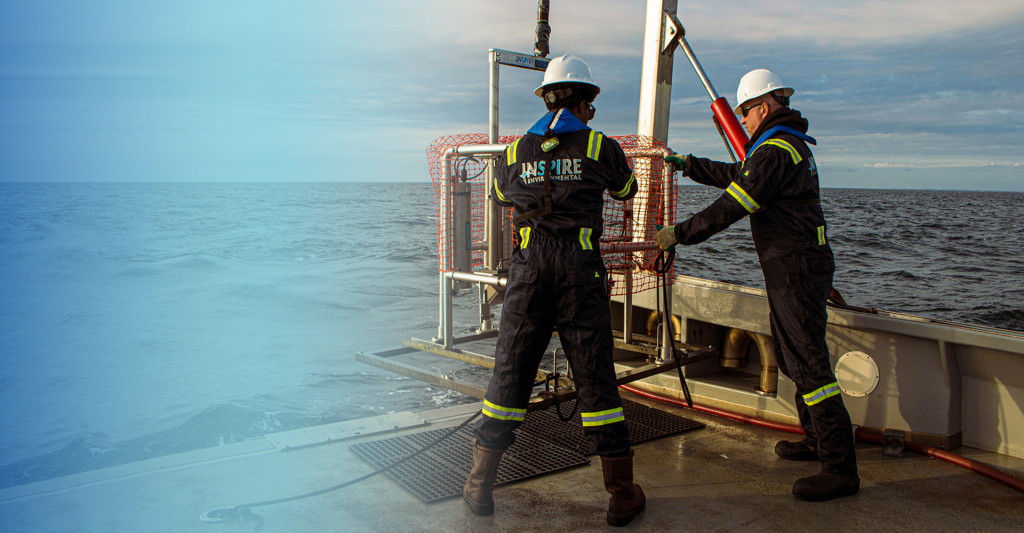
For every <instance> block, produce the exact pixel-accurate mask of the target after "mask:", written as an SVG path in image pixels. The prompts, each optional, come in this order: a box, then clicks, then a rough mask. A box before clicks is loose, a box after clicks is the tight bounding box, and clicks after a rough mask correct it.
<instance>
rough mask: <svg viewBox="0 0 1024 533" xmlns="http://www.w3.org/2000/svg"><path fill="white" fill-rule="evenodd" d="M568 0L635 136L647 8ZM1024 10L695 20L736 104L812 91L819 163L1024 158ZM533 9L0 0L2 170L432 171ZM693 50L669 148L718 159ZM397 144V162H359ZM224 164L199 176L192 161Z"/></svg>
mask: <svg viewBox="0 0 1024 533" xmlns="http://www.w3.org/2000/svg"><path fill="white" fill-rule="evenodd" d="M553 4H554V5H553V6H552V13H551V21H552V22H551V24H552V26H553V32H552V36H551V44H552V50H553V53H555V54H560V53H574V54H577V55H580V56H581V57H584V58H585V59H586V60H587V61H588V62H589V63H590V65H591V67H592V68H593V70H594V75H595V78H596V79H597V80H598V82H599V84H600V85H601V86H602V89H603V90H602V94H601V96H600V97H599V99H598V101H597V102H596V104H597V108H598V116H597V119H596V121H595V123H594V125H595V127H597V128H599V129H602V130H604V131H605V132H606V133H609V134H612V135H622V134H629V133H632V132H635V131H636V123H637V110H638V107H639V106H638V104H639V80H640V73H641V65H640V55H641V51H642V44H643V43H642V39H643V30H644V23H645V15H646V13H645V9H646V7H645V3H644V2H640V1H637V0H633V1H626V0H601V1H597V0H586V1H585V0H559V1H557V2H554V3H553ZM1022 13H1024V5H1022V4H1020V2H996V1H992V0H980V1H977V2H972V3H971V6H970V9H965V8H964V7H963V6H962V5H960V4H958V3H956V2H950V1H941V2H937V3H936V2H928V3H925V2H922V1H917V0H913V1H910V2H902V3H898V5H897V4H895V3H892V2H881V1H868V2H855V3H850V2H840V1H837V0H826V1H820V2H816V3H814V4H808V3H806V2H795V1H791V0H785V1H774V2H767V1H743V2H740V1H739V0H723V1H717V2H712V1H710V0H708V1H701V2H687V3H685V4H681V5H680V14H679V16H680V19H681V20H682V22H683V24H684V26H685V27H686V30H687V38H688V40H689V42H690V44H691V45H692V46H693V48H694V50H695V51H696V53H697V54H698V56H699V57H700V59H701V61H702V63H703V65H704V67H705V68H706V69H707V71H708V73H709V75H710V76H711V79H712V80H713V81H714V82H715V83H716V87H717V89H718V90H719V92H720V93H721V94H723V95H726V96H727V97H729V98H730V100H732V99H733V98H734V90H735V84H736V82H737V81H738V79H739V77H740V76H742V74H743V73H745V72H747V71H748V70H750V69H752V68H756V67H766V68H770V69H772V70H774V71H776V72H777V73H779V74H780V75H781V76H782V77H783V80H784V81H786V82H787V83H789V84H791V85H793V86H794V87H796V88H797V94H796V96H795V97H794V107H796V108H798V109H800V110H801V111H802V112H803V113H804V114H805V116H807V117H808V118H809V120H810V121H811V134H812V135H814V136H815V137H817V138H818V140H819V144H818V146H817V147H816V148H815V155H816V158H817V159H818V160H819V162H820V163H821V164H823V165H831V166H832V167H833V168H838V167H840V166H842V167H844V168H851V169H858V170H859V171H864V169H866V168H869V167H866V166H865V165H874V164H876V163H878V164H888V165H905V166H903V167H900V170H906V171H918V170H923V169H926V168H940V167H942V168H954V167H953V166H954V165H968V166H971V168H974V167H977V166H978V165H988V164H989V163H994V166H993V168H994V169H995V170H993V172H995V171H998V170H999V169H1002V170H1004V171H1006V172H1019V167H1018V166H1014V165H1018V164H1020V163H1024V155H1021V153H1020V146H1022V145H1024V129H1022V128H1024V126H1022V125H1024V116H1022V115H1024V90H1022V89H1021V87H1024V46H1022V44H1024V30H1022V29H1021V27H1022V24H1021V23H1022V22H1024V18H1022ZM535 20H536V2H534V1H533V0H515V1H508V2H464V1H456V0H439V1H435V2H413V1H404V2H403V1H399V2H393V3H389V4H387V7H386V8H384V7H381V6H380V5H379V4H375V3H369V2H366V3H361V2H360V3H350V2H335V1H329V0H300V1H297V2H292V3H288V4H281V3H277V2H243V1H241V0H231V1H225V2H216V3H211V2H202V1H199V0H181V1H176V2H171V1H166V0H149V1H147V2H131V1H127V0H92V1H90V2H77V1H58V0H53V1H50V2H46V3H33V2H7V3H0V141H5V142H3V143H2V144H0V169H2V170H3V171H4V172H3V173H2V176H0V179H17V177H16V176H29V175H30V176H36V177H38V178H39V179H47V178H48V179H62V176H67V175H69V174H70V173H82V174H83V175H89V176H109V175H111V174H112V173H117V172H127V171H125V170H124V169H126V168H127V167H130V170H131V172H132V173H134V174H132V175H127V174H126V175H125V177H124V179H139V178H138V177H137V176H142V175H144V174H145V169H146V167H147V164H149V165H150V166H152V167H159V170H160V172H159V174H160V175H161V176H173V175H175V172H176V171H175V168H177V169H178V173H180V174H185V173H186V171H187V174H188V175H189V176H190V177H191V178H192V179H247V178H248V177H249V176H251V175H253V173H260V172H261V171H264V170H265V172H264V177H263V179H303V177H302V176H303V175H302V173H300V172H294V171H291V170H290V169H294V168H302V169H304V170H303V172H309V173H310V175H315V176H333V178H331V179H377V178H379V179H410V177H412V179H415V176H417V175H418V176H419V177H420V178H419V179H426V176H425V171H424V169H425V162H424V159H423V155H422V154H423V150H424V149H425V148H426V146H427V144H429V142H430V141H431V140H432V139H433V138H435V137H437V136H440V135H442V134H450V133H460V132H465V133H468V132H483V131H486V129H487V110H488V84H489V81H488V70H487V50H488V49H489V48H492V47H494V48H503V49H510V50H516V51H522V52H530V51H531V50H532V47H533V41H534V24H535ZM677 55H678V57H677V59H676V62H675V73H674V84H673V89H672V109H671V118H672V120H671V127H670V138H669V141H670V143H671V146H673V148H676V149H677V150H679V151H685V152H694V153H698V154H707V155H711V156H714V157H721V158H724V157H726V155H725V150H724V148H723V146H722V142H721V140H720V139H719V137H718V134H717V132H716V131H715V129H714V127H713V125H712V124H711V122H710V111H709V109H708V105H709V103H710V102H709V101H708V99H707V96H706V93H705V92H704V90H703V88H702V87H701V86H700V84H699V83H698V82H697V80H696V77H695V76H694V75H693V72H692V69H691V68H690V66H689V65H688V64H687V63H686V61H685V58H683V57H682V54H677ZM540 79H541V74H540V73H537V72H531V71H525V70H519V69H510V68H503V69H502V70H501V74H500V85H501V100H500V102H501V115H500V119H501V129H500V131H501V133H502V134H507V133H515V132H517V131H520V132H521V131H523V130H525V129H526V128H527V127H529V125H530V124H532V123H533V121H534V120H536V118H537V115H538V114H539V113H540V112H541V110H542V108H541V106H540V103H539V100H538V99H537V98H536V97H534V96H533V94H532V90H533V88H534V87H536V85H537V84H538V83H539V82H540ZM175 152H177V154H176V155H177V158H175V157H174V155H175ZM126 153H128V154H130V155H128V156H126V155H125V154H126ZM388 153H395V154H398V155H396V156H395V157H392V158H388V163H389V164H388V165H387V166H386V167H384V168H381V169H379V170H377V171H371V170H370V169H371V166H370V165H369V164H367V163H365V161H367V160H368V159H367V158H368V157H370V156H368V155H367V154H372V157H378V156H380V157H386V156H385V155H383V154H388ZM126 158H127V159H129V160H131V162H132V163H131V165H127V164H126V163H125V162H124V160H125V159H126ZM176 160H179V161H181V162H176ZM209 160H216V161H219V163H218V165H219V166H218V167H217V169H216V170H215V171H210V172H208V173H206V175H205V177H199V176H201V175H202V170H203V166H202V164H186V163H185V161H198V162H202V161H209ZM225 161H226V163H225ZM62 165H63V166H62ZM175 165H177V167H175ZM316 165H321V166H322V167H323V168H315V167H316ZM233 168H244V169H245V174H241V173H239V174H236V175H232V173H231V172H232V169H233ZM341 168H349V169H353V171H352V173H351V177H350V178H349V177H345V175H344V172H340V171H338V170H337V169H341ZM872 168H873V167H872ZM61 169H63V172H62V170H61ZM883 170H884V169H883V168H879V169H878V170H877V171H878V172H881V171H883ZM11 176H15V177H13V178H12V177H11ZM167 179H173V177H172V178H167ZM306 179H310V178H308V177H307V178H306ZM1021 181H1022V182H1024V180H1021Z"/></svg>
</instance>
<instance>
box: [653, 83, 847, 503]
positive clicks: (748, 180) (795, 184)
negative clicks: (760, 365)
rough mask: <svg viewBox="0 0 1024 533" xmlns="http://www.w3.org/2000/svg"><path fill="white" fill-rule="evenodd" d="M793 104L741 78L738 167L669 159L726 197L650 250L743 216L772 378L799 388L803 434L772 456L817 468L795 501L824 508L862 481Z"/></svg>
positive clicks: (804, 140) (777, 91) (818, 218)
mask: <svg viewBox="0 0 1024 533" xmlns="http://www.w3.org/2000/svg"><path fill="white" fill-rule="evenodd" d="M792 94H793V89H792V88H791V87H788V86H785V85H783V83H782V81H781V80H780V79H779V77H778V76H776V75H775V74H773V73H771V72H769V71H768V70H764V69H758V70H753V71H751V72H749V73H747V74H746V75H745V76H743V78H742V79H741V80H740V84H739V89H738V90H737V95H736V101H737V102H738V105H737V106H736V107H735V108H734V109H733V111H734V112H735V113H736V114H737V115H742V116H743V120H742V122H743V126H744V127H745V128H746V130H747V132H748V133H749V134H750V141H748V142H747V143H746V144H745V145H744V146H743V151H742V152H741V157H742V155H745V156H746V157H745V160H744V161H741V162H739V163H723V162H718V161H711V160H709V159H702V158H696V157H693V156H692V155H689V156H686V157H685V158H681V157H678V156H669V157H668V158H667V159H668V160H670V161H672V162H674V163H675V164H676V167H677V168H679V169H682V172H683V174H684V175H685V176H688V177H689V178H690V179H692V180H693V181H695V182H697V183H700V184H703V185H710V186H713V187H718V188H719V189H725V192H724V193H723V194H722V196H721V197H720V198H718V200H716V201H715V202H714V203H712V204H711V205H710V206H708V207H707V208H706V209H704V210H703V211H701V212H700V213H697V214H696V215H694V216H693V217H691V218H690V219H689V220H686V221H685V222H681V223H679V224H676V225H675V226H674V227H673V226H669V227H666V228H664V229H662V230H660V231H659V232H658V234H657V240H658V245H659V246H660V247H661V248H662V249H666V250H667V249H669V248H671V247H672V246H674V245H676V244H677V243H678V244H683V245H692V244H698V243H701V242H704V241H705V240H707V239H708V238H709V237H711V236H712V235H714V234H716V233H718V232H720V231H722V230H724V229H725V228H727V227H729V226H730V225H731V224H733V223H734V222H736V221H738V220H740V219H741V218H743V217H745V216H748V215H749V216H750V229H751V233H752V234H753V237H754V245H755V247H756V249H757V255H758V259H759V260H760V263H761V270H762V272H763V273H764V280H765V288H766V289H767V293H768V307H769V310H770V314H769V322H770V325H771V332H772V340H773V342H774V347H775V353H776V356H777V358H778V362H779V369H780V370H782V372H783V374H785V375H786V376H787V377H789V378H790V379H792V380H793V382H794V383H795V384H796V387H797V394H796V407H797V411H798V413H799V415H800V423H801V425H802V426H803V429H804V431H805V432H806V434H807V437H806V438H805V439H803V440H801V441H799V442H788V441H781V442H779V443H778V444H777V445H776V447H775V453H776V454H778V455H779V456H780V457H782V458H784V459H791V460H796V461H811V460H820V461H821V464H822V468H821V473H820V474H817V475H814V476H810V477H806V478H802V479H799V480H797V481H796V483H795V484H794V485H793V494H794V495H795V496H797V497H798V498H800V499H803V500H808V501H823V500H831V499H833V498H837V497H840V496H848V495H852V494H855V493H857V491H858V490H859V489H860V478H859V477H858V476H857V456H856V454H855V451H854V438H853V428H852V424H851V423H850V415H849V413H848V412H847V411H846V406H845V405H844V404H843V399H842V396H841V395H840V391H839V385H838V383H837V382H836V377H835V374H834V372H833V370H832V366H831V363H830V361H829V353H828V347H827V346H826V344H825V323H826V319H827V312H826V307H825V305H826V300H827V299H828V297H829V290H830V289H831V287H832V274H833V273H834V271H835V262H834V259H833V256H832V248H831V247H830V246H829V243H828V237H827V232H826V223H825V216H824V214H823V212H822V210H821V205H820V203H821V202H820V193H819V189H818V170H817V167H816V166H815V164H814V157H813V156H812V155H811V151H810V149H809V148H808V146H807V145H808V144H816V143H815V141H814V139H813V138H811V137H808V136H807V126H808V123H807V119H805V118H803V117H802V116H801V115H800V112H799V111H796V110H794V109H790V107H789V97H790V96H791V95H792Z"/></svg>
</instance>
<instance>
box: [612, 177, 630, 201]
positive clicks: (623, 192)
mask: <svg viewBox="0 0 1024 533" xmlns="http://www.w3.org/2000/svg"><path fill="white" fill-rule="evenodd" d="M634 181H635V176H634V175H633V173H632V172H630V173H629V181H627V182H626V186H625V187H623V188H622V190H621V191H618V192H613V193H612V196H618V197H619V198H622V197H623V196H625V195H627V194H629V188H630V187H632V186H633V182H634Z"/></svg>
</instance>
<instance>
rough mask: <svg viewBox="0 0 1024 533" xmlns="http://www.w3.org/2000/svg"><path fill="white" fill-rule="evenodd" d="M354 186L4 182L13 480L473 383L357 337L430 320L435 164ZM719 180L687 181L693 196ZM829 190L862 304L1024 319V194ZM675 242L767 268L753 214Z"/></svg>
mask: <svg viewBox="0 0 1024 533" xmlns="http://www.w3.org/2000/svg"><path fill="white" fill-rule="evenodd" d="M351 191H352V187H351V184H344V183H308V184H281V183H276V184H275V183H271V184H255V183H251V184H238V183H228V184H208V183H164V184H145V183H138V184H74V183H51V184H10V183H2V184H0V364H2V365H3V368H4V372H3V374H0V405H4V406H5V409H4V410H2V411H0V432H3V434H4V437H5V439H4V440H2V441H0V487H9V486H12V485H17V484H22V483H30V482H35V481H41V480H44V479H49V478H52V477H56V476H63V475H69V474H74V473H78V472H83V471H87V470H93V469H96V468H104V467H109V466H115V465H120V464H126V463H130V462H134V461H139V460H143V459H150V458H154V457H159V456H162V455H167V454H172V453H180V452H185V451H191V450H195V449H199V448H204V447H211V446H219V445H226V444H230V443H233V442H240V441H244V440H246V439H252V438H258V437H261V436H263V435H265V434H267V433H272V432H278V431H287V430H291V429H299V428H303V427H308V426H313V425H319V424H326V423H332V422H341V421H346V420H352V419H355V418H362V417H366V416H373V415H378V414H385V413H388V412H392V411H407V410H412V411H415V410H422V409H428V408H434V407H445V406H449V405H456V404H460V403H466V402H470V401H473V400H471V399H470V398H468V397H466V396H463V395H461V394H459V393H455V392H452V391H450V390H447V389H442V388H438V387H432V386H429V385H426V384H424V383H421V382H418V381H414V380H411V379H408V378H404V377H400V376H396V375H394V374H390V373H387V372H383V371H378V370H376V369H372V368H370V367H366V366H365V365H361V364H359V363H357V362H355V361H354V359H353V358H352V356H351V354H352V352H354V351H357V350H370V351H372V350H376V349H385V348H391V347H397V346H399V345H400V341H401V340H402V339H407V338H410V337H417V338H430V337H432V336H433V335H434V334H435V333H436V331H437V329H436V328H437V256H436V250H435V246H434V242H435V240H436V235H435V228H434V222H435V219H434V217H435V210H434V205H433V196H432V189H431V186H430V184H426V183H418V184H360V185H359V194H355V195H354V194H351ZM720 194H721V191H718V190H715V189H712V188H708V187H680V188H679V204H678V205H679V206H680V213H679V214H680V217H679V218H680V219H684V218H686V217H688V216H689V215H690V214H692V213H696V212H698V211H700V210H701V209H703V208H704V207H705V206H707V205H710V204H711V203H712V202H713V201H714V200H715V199H716V198H718V196H719V195H720ZM822 196H823V198H822V199H823V202H822V205H823V209H824V210H825V214H826V218H827V221H828V236H829V239H830V242H831V244H832V247H833V250H834V252H835V255H836V274H835V281H834V284H835V286H836V287H837V288H839V289H840V291H841V292H842V293H843V294H844V296H845V298H846V300H847V301H848V302H849V303H850V304H852V305H859V306H865V307H876V308H879V309H886V310H891V311H898V312H907V313H914V314H920V315H922V316H926V317H931V318H936V319H943V320H950V321H956V322H967V323H973V324H980V325H985V326H991V327H997V328H1005V329H1012V330H1016V331H1024V289H1020V288H1019V287H1020V280H1021V279H1024V253H1022V252H1021V250H1024V231H1021V227H1022V226H1021V220H1024V194H1018V193H965V192H956V191H871V190H842V189H825V190H823V191H822ZM679 253H680V257H679V259H678V260H677V261H676V263H675V264H676V269H677V272H678V273H679V274H683V275H687V276H694V277H698V278H705V279H711V280H717V281H724V282H728V283H733V284H737V285H745V286H750V287H763V286H764V281H763V276H762V273H761V270H760V266H759V264H758V260H757V256H756V252H755V250H754V246H753V241H752V239H751V235H750V225H749V221H747V220H742V221H740V222H738V223H736V224H735V225H734V226H733V227H731V228H729V229H728V230H726V231H725V232H723V233H721V234H719V235H716V236H714V237H713V238H712V239H710V240H708V241H707V242H705V243H702V244H700V245H698V246H693V247H688V248H685V249H680V250H679ZM467 292H468V291H467ZM455 308H456V312H457V317H458V318H457V320H456V323H455V324H456V329H457V330H458V331H459V332H460V334H461V333H462V332H469V331H471V330H472V328H473V327H474V326H475V324H472V323H471V322H472V320H470V319H469V318H468V317H472V316H475V311H476V302H475V301H473V299H472V298H471V297H461V298H457V299H456V300H455ZM460 372H462V373H461V374H459V375H458V377H459V379H463V380H466V381H472V382H475V383H479V384H484V383H486V381H487V379H488V377H489V371H487V370H486V369H475V368H474V369H469V370H466V371H460ZM12 406H16V408H15V407H12ZM165 417H166V418H165ZM39 450H42V451H39Z"/></svg>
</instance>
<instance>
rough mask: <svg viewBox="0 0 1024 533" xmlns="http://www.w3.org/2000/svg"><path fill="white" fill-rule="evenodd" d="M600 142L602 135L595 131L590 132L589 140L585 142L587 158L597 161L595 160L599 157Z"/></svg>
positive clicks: (602, 138)
mask: <svg viewBox="0 0 1024 533" xmlns="http://www.w3.org/2000/svg"><path fill="white" fill-rule="evenodd" d="M602 140H604V135H602V134H601V133H599V132H597V131H594V130H590V138H589V139H588V140H587V157H589V158H591V159H593V160H594V161H597V158H598V157H600V156H601V141H602Z"/></svg>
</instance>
